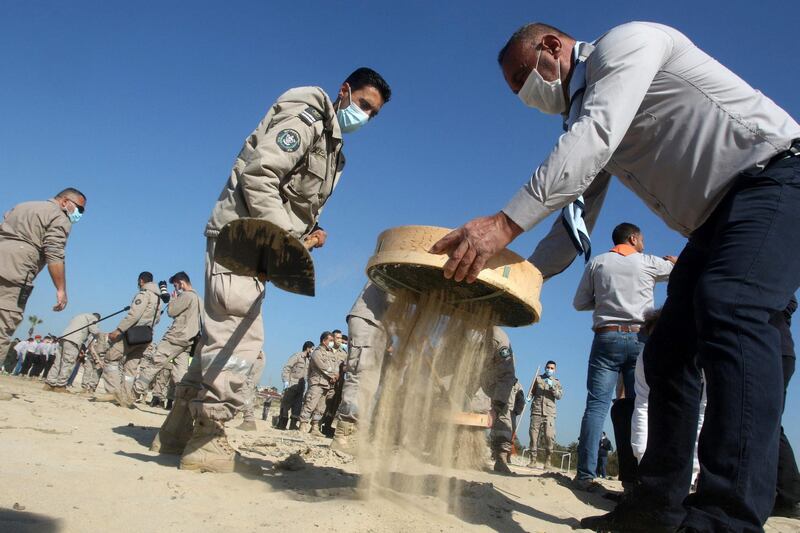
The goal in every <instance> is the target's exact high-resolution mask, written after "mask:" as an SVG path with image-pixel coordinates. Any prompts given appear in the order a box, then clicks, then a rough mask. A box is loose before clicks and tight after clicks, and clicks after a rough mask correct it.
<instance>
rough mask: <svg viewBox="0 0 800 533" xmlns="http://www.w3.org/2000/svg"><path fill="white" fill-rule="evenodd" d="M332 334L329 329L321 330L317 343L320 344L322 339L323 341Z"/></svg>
mask: <svg viewBox="0 0 800 533" xmlns="http://www.w3.org/2000/svg"><path fill="white" fill-rule="evenodd" d="M332 336H333V333H331V332H330V331H323V332H322V333H321V334H320V336H319V343H320V344H322V341H324V340H325V339H327V338H328V337H332Z"/></svg>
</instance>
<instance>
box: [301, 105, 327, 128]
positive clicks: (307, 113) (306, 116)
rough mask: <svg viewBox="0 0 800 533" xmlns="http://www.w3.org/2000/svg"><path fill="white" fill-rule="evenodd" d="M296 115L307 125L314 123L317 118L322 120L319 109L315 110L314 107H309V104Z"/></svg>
mask: <svg viewBox="0 0 800 533" xmlns="http://www.w3.org/2000/svg"><path fill="white" fill-rule="evenodd" d="M297 116H298V117H300V120H302V121H303V122H305V123H306V124H308V125H309V126H311V125H312V124H314V123H315V122H317V121H318V120H322V114H321V113H320V112H319V111H317V110H316V109H315V108H313V107H310V106H309V107H307V108H305V110H303V112H302V113H300V114H299V115H297Z"/></svg>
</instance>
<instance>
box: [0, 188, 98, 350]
mask: <svg viewBox="0 0 800 533" xmlns="http://www.w3.org/2000/svg"><path fill="white" fill-rule="evenodd" d="M85 206H86V197H85V196H84V195H83V193H82V192H80V191H79V190H77V189H73V188H71V187H70V188H67V189H64V190H63V191H61V192H60V193H58V194H57V195H56V197H55V198H53V199H51V200H46V201H41V202H24V203H21V204H19V205H17V206H16V207H14V208H13V209H11V210H10V211H8V212H7V213H6V214H5V216H4V219H3V222H2V224H0V354H5V353H6V352H8V347H9V343H10V342H11V336H12V335H13V334H14V331H15V330H16V329H17V326H19V323H20V322H22V314H23V312H24V311H25V304H26V303H27V301H28V297H29V296H30V294H31V292H32V291H33V280H34V278H36V276H37V275H38V274H39V272H41V270H42V269H43V268H44V266H45V265H47V270H48V272H49V273H50V277H51V278H52V280H53V285H55V288H56V304H55V305H54V306H53V311H61V310H63V309H64V308H65V307H66V306H67V279H66V273H65V269H64V258H65V254H64V247H65V246H66V244H67V238H68V237H69V232H70V230H71V229H72V224H74V223H75V222H77V221H78V220H79V219H80V217H81V215H82V214H83V211H84V209H85Z"/></svg>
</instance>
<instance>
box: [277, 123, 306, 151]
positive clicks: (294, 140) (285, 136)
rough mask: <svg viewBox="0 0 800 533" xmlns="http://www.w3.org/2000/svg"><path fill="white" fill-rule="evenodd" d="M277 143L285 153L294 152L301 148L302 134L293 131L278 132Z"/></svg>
mask: <svg viewBox="0 0 800 533" xmlns="http://www.w3.org/2000/svg"><path fill="white" fill-rule="evenodd" d="M275 142H276V143H278V146H279V147H280V149H281V150H283V151H284V152H294V151H295V150H297V149H298V148H300V134H299V133H297V132H296V131H295V130H293V129H285V130H281V131H279V132H278V136H277V137H275Z"/></svg>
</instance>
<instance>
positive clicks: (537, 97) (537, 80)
mask: <svg viewBox="0 0 800 533" xmlns="http://www.w3.org/2000/svg"><path fill="white" fill-rule="evenodd" d="M541 57H542V51H541V50H539V55H538V56H536V65H535V66H534V67H533V70H532V71H531V73H530V74H528V78H527V79H526V80H525V83H524V84H523V85H522V88H521V89H520V90H519V92H518V93H517V96H519V99H520V100H522V103H523V104H525V105H526V106H528V107H535V108H536V109H538V110H539V111H541V112H542V113H547V114H548V115H557V114H559V113H564V112H565V111H566V110H567V100H566V98H564V90H563V89H562V87H561V62H560V61H559V62H558V76H556V79H554V80H553V81H545V79H544V78H542V75H541V74H539V72H538V71H537V70H536V69H537V68H538V67H539V59H541Z"/></svg>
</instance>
